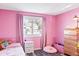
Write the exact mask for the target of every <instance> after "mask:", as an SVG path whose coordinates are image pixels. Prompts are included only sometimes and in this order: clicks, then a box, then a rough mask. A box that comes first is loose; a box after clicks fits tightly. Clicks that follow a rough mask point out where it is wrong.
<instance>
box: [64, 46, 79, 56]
mask: <svg viewBox="0 0 79 59" xmlns="http://www.w3.org/2000/svg"><path fill="white" fill-rule="evenodd" d="M64 53H65V54H68V55H72V56H77V55H78V53H77V51H76V50H74V51H72V50H68V49H66V48H65V49H64Z"/></svg>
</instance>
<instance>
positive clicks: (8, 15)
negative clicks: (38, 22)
mask: <svg viewBox="0 0 79 59" xmlns="http://www.w3.org/2000/svg"><path fill="white" fill-rule="evenodd" d="M16 14H22V15H31V16H42V17H44V18H45V19H44V20H46V28H47V41H48V42H47V44H50V45H51V44H52V42H53V38H54V36H55V17H54V16H51V15H45V14H37V13H30V12H21V11H10V10H0V38H11V39H14V40H16V33H17V32H16V25H17V24H16V20H17V19H16V17H17V16H16ZM38 43H39V40H35V47H36V48H37V47H40V45H39V44H38Z"/></svg>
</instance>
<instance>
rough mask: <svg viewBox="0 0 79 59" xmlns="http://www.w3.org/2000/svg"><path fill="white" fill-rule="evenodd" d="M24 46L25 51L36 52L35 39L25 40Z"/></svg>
mask: <svg viewBox="0 0 79 59" xmlns="http://www.w3.org/2000/svg"><path fill="white" fill-rule="evenodd" d="M24 47H25V53H34V42H33V41H25V44H24Z"/></svg>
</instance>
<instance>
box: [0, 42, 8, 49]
mask: <svg viewBox="0 0 79 59" xmlns="http://www.w3.org/2000/svg"><path fill="white" fill-rule="evenodd" d="M1 45H2V47H3V48H6V47H7V46H8V45H9V42H8V41H3V43H2V44H1Z"/></svg>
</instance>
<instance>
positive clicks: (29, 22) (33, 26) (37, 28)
mask: <svg viewBox="0 0 79 59" xmlns="http://www.w3.org/2000/svg"><path fill="white" fill-rule="evenodd" d="M42 22H43V20H42V17H35V16H23V36H24V37H29V36H41V35H42V25H43V23H42Z"/></svg>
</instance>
